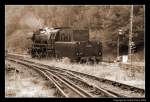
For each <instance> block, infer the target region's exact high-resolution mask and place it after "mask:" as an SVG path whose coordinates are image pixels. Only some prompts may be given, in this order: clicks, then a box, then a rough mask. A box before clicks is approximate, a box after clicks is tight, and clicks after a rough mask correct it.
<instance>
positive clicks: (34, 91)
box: [5, 61, 55, 97]
mask: <svg viewBox="0 0 150 102" xmlns="http://www.w3.org/2000/svg"><path fill="white" fill-rule="evenodd" d="M5 65H6V67H5V96H6V97H54V94H55V89H54V88H52V87H51V88H50V87H49V83H48V82H47V81H46V80H45V79H44V78H43V77H41V76H40V75H39V74H38V73H37V72H35V71H34V70H32V69H29V68H27V67H25V66H22V65H17V64H15V63H12V62H9V61H6V62H5Z"/></svg>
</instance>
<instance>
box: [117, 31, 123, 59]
mask: <svg viewBox="0 0 150 102" xmlns="http://www.w3.org/2000/svg"><path fill="white" fill-rule="evenodd" d="M121 35H123V33H122V29H119V30H118V40H117V60H119V47H120V46H119V45H120V39H119V38H120V36H121Z"/></svg>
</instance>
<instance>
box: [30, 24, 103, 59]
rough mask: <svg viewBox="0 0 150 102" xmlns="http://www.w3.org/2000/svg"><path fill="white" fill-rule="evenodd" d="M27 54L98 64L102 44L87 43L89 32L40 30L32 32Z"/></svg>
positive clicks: (63, 28)
mask: <svg viewBox="0 0 150 102" xmlns="http://www.w3.org/2000/svg"><path fill="white" fill-rule="evenodd" d="M31 40H32V46H31V47H30V48H29V52H30V54H31V56H32V57H33V58H35V57H55V58H62V57H68V58H69V59H70V60H71V61H76V62H86V61H92V62H100V61H101V60H102V43H101V42H100V41H89V30H86V29H73V28H69V27H59V28H48V27H45V28H42V29H38V30H37V31H35V32H33V36H32V37H31Z"/></svg>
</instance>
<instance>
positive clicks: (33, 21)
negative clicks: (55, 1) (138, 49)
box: [5, 5, 144, 49]
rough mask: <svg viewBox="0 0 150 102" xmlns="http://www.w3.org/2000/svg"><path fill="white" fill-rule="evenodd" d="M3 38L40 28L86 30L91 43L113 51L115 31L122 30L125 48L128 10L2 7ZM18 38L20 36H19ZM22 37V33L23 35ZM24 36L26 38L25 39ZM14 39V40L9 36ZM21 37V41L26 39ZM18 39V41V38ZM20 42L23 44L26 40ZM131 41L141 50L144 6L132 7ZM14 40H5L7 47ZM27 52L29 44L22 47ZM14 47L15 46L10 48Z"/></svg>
mask: <svg viewBox="0 0 150 102" xmlns="http://www.w3.org/2000/svg"><path fill="white" fill-rule="evenodd" d="M5 10H6V12H5V18H6V19H5V22H6V24H5V27H6V37H8V38H9V39H14V38H11V36H12V35H13V34H15V32H18V31H20V32H24V31H25V30H28V31H29V32H32V31H34V30H36V29H39V28H41V27H43V26H49V27H62V26H63V27H68V26H69V27H74V28H79V29H80V28H88V29H89V30H90V38H91V39H92V40H100V41H102V42H103V44H104V45H106V47H108V48H110V49H112V48H113V49H116V45H117V44H116V43H117V42H116V41H117V38H118V29H120V28H121V29H123V33H124V36H123V37H124V38H123V39H122V40H121V41H120V42H121V43H122V44H121V45H123V46H128V35H129V30H130V10H131V6H125V5H122V6H111V5H107V6H104V5H103V6H92V5H91V6H86V5H85V6H81V5H80V6H53V5H51V6H48V5H46V6H45V5H44V6H43V5H41V6H36V5H35V6H32V5H31V6H23V5H22V6H10V5H6V7H5ZM18 34H19V33H18ZM23 34H25V33H23ZM24 36H25V37H26V36H27V35H26V34H25V35H24ZM12 37H14V36H12ZM25 37H24V38H25ZM18 39H19V38H18ZM22 40H24V41H23V42H26V40H25V39H22ZM133 40H134V41H135V42H137V44H138V45H140V46H144V45H143V44H144V43H143V42H144V6H141V5H136V6H134V18H133ZM16 42H18V41H17V39H14V40H10V41H9V40H8V42H7V43H6V44H7V46H9V45H10V44H11V46H16V44H15V43H16ZM23 42H20V45H18V47H20V46H21V45H22V48H26V47H27V46H28V45H27V44H29V43H27V44H22V43H23ZM12 43H14V45H13V44H12Z"/></svg>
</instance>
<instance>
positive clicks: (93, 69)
mask: <svg viewBox="0 0 150 102" xmlns="http://www.w3.org/2000/svg"><path fill="white" fill-rule="evenodd" d="M34 61H36V62H38V63H42V64H46V65H50V66H56V67H60V68H65V69H70V70H73V71H78V72H82V73H86V74H90V75H93V76H97V77H100V78H106V79H110V80H114V81H117V82H121V83H125V84H128V85H132V86H136V87H139V88H143V89H145V75H144V72H137V71H135V74H134V75H135V76H134V77H133V76H131V74H132V73H131V71H130V70H123V69H122V68H120V67H119V64H118V63H115V64H114V63H112V64H110V63H99V64H96V65H87V64H77V63H70V61H69V60H68V59H67V58H64V59H63V60H61V61H56V60H43V59H42V60H37V59H34Z"/></svg>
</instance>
